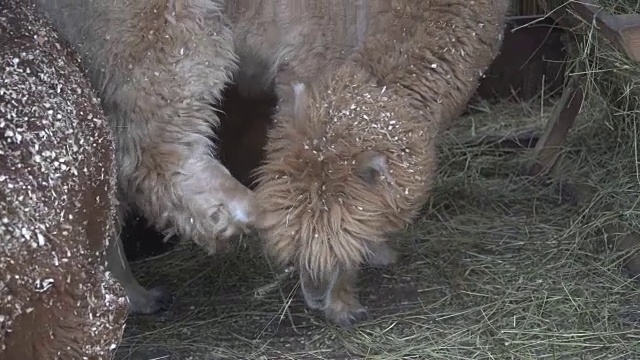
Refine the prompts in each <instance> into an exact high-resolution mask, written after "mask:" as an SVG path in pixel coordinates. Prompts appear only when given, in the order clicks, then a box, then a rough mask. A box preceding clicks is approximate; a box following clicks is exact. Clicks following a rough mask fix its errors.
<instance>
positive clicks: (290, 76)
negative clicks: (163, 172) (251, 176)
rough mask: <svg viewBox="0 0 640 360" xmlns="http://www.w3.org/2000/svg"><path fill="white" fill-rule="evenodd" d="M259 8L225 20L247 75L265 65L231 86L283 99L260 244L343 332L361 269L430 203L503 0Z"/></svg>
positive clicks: (357, 309) (264, 169) (489, 56)
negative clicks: (443, 135) (291, 267)
mask: <svg viewBox="0 0 640 360" xmlns="http://www.w3.org/2000/svg"><path fill="white" fill-rule="evenodd" d="M239 2H241V1H239ZM256 4H257V5H255V7H254V8H250V7H247V6H248V5H246V4H244V3H243V4H242V6H239V7H238V8H236V9H235V11H237V12H239V13H240V15H233V14H232V15H231V19H232V21H233V22H234V26H236V28H235V30H234V31H236V38H237V42H236V44H237V50H238V53H239V54H240V57H241V62H240V64H241V65H240V66H241V68H240V71H241V75H242V71H246V72H247V74H252V75H254V74H259V72H258V69H259V67H258V66H257V64H259V63H260V62H262V63H266V64H267V65H268V69H271V70H270V71H271V72H267V73H266V74H260V76H257V77H256V76H254V79H258V80H260V79H263V82H262V83H257V84H253V85H252V84H250V83H249V82H245V83H243V80H245V79H248V78H249V76H245V77H243V76H239V77H238V79H239V86H240V87H243V86H244V87H245V88H246V89H247V90H246V93H251V92H252V91H253V92H255V91H260V90H261V89H267V88H269V86H273V83H275V86H276V89H277V91H278V94H279V96H280V97H281V102H280V109H279V111H278V113H277V114H276V116H275V126H274V128H273V129H272V130H271V131H270V132H269V140H268V144H267V146H266V154H267V155H266V162H265V164H264V165H262V166H261V167H260V168H259V170H258V171H257V174H258V185H257V187H256V189H255V191H256V195H257V197H258V200H259V202H260V204H261V205H262V206H263V207H264V209H265V215H264V218H263V219H262V220H261V223H260V227H261V230H262V231H261V236H262V238H263V239H264V246H265V249H266V251H267V253H268V254H270V255H271V256H273V257H275V258H276V259H277V260H278V261H279V262H280V263H281V264H287V263H293V264H295V265H297V268H298V270H299V271H300V277H301V282H302V290H303V293H304V295H305V299H306V302H307V304H308V306H310V307H312V308H317V309H322V310H324V311H325V314H326V316H327V317H328V318H329V319H330V320H331V321H333V322H336V323H338V324H340V325H342V326H351V325H353V324H355V323H356V322H357V321H359V320H360V319H362V318H364V317H365V316H366V311H365V309H364V308H363V307H362V305H360V303H359V302H358V300H357V296H356V293H355V290H354V281H355V278H356V276H355V273H356V271H357V270H358V269H359V267H360V266H361V264H363V263H364V262H366V261H369V262H371V263H375V264H378V265H385V264H389V263H391V262H393V261H394V259H395V255H394V253H393V251H392V250H391V249H390V248H388V247H387V246H386V245H385V244H384V242H385V240H386V239H387V237H388V235H389V234H390V233H392V232H394V231H398V230H401V229H403V228H404V227H405V226H407V224H409V223H410V222H411V221H412V220H413V219H414V217H415V216H416V214H417V213H418V211H419V210H420V208H421V207H422V205H423V204H424V202H425V201H426V200H427V198H428V196H429V192H430V188H431V183H432V180H433V177H434V176H435V174H436V163H435V161H436V141H437V139H438V132H439V130H440V129H441V127H442V126H443V124H446V123H448V122H451V121H453V120H454V119H455V118H456V117H457V116H458V115H459V114H460V113H461V111H462V110H463V108H464V106H465V105H466V102H467V101H468V99H469V98H470V96H471V95H472V94H473V91H474V90H475V88H476V87H477V85H478V80H479V78H480V76H481V75H482V73H483V71H485V70H486V69H487V68H488V66H489V65H490V63H491V62H492V60H493V59H494V58H495V57H496V56H497V54H498V50H499V48H500V45H501V42H502V34H503V27H504V21H505V13H506V11H507V8H508V1H506V0H475V1H466V0H426V1H425V0H396V1H390V2H389V1H382V0H381V1H368V2H365V3H364V5H363V4H360V5H357V3H351V2H349V3H346V2H343V3H336V2H333V1H323V2H313V5H312V4H311V2H310V3H309V4H306V3H305V4H306V6H307V7H305V6H304V5H300V4H298V3H296V4H293V2H291V1H284V0H283V1H262V2H257V3H256ZM314 6H315V7H314ZM238 9H243V10H242V11H239V10H238ZM351 45H352V46H351ZM243 66H244V67H243ZM292 83H293V86H292V85H291V84H292Z"/></svg>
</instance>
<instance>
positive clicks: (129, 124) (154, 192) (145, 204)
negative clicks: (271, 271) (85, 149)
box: [35, 0, 259, 313]
mask: <svg viewBox="0 0 640 360" xmlns="http://www.w3.org/2000/svg"><path fill="white" fill-rule="evenodd" d="M35 3H36V5H37V6H38V8H39V10H40V11H41V12H42V13H43V14H44V15H45V16H46V17H47V18H48V19H49V20H50V21H51V22H52V23H53V25H54V26H55V28H56V29H57V30H58V31H59V32H60V33H61V35H62V36H63V37H64V38H65V39H66V40H67V41H69V42H70V44H71V46H72V47H73V48H74V50H76V52H77V53H78V54H79V56H80V59H81V62H82V65H83V67H84V68H85V69H86V70H87V73H88V76H89V79H90V81H91V84H92V86H93V88H94V89H95V90H96V91H97V94H98V97H99V98H100V100H101V103H102V107H103V109H104V111H105V114H106V115H107V117H108V120H109V123H110V125H111V128H112V130H113V132H114V136H115V139H116V160H117V170H118V190H119V192H118V199H119V201H120V209H119V212H120V213H121V214H123V215H122V216H125V215H126V214H127V211H128V210H132V209H133V210H135V211H136V213H139V214H141V215H143V217H144V218H145V219H147V220H148V221H149V223H150V224H151V225H152V226H153V227H155V229H157V230H159V231H161V232H164V233H165V234H166V235H167V237H169V236H171V235H174V234H177V235H179V236H180V237H181V238H182V239H190V240H193V241H194V242H195V243H197V244H199V245H201V246H202V247H203V248H204V249H205V250H206V251H207V252H208V253H210V254H213V253H215V252H219V251H223V250H224V249H226V248H227V247H228V243H229V241H230V240H232V239H233V238H234V237H237V236H239V235H240V234H242V233H243V232H247V231H250V227H251V225H252V223H253V221H254V220H255V218H256V214H257V213H258V209H259V207H258V205H257V203H256V201H255V197H254V195H253V194H252V192H251V191H250V190H249V189H248V188H247V187H245V186H244V185H242V184H241V183H240V182H239V181H237V180H236V179H235V178H234V177H233V176H232V175H231V174H230V173H229V171H228V170H227V169H226V168H225V167H224V166H223V165H222V164H221V163H220V162H219V161H218V160H216V158H215V157H216V153H217V151H216V150H215V149H214V147H213V143H212V142H211V138H213V137H214V136H215V134H216V130H217V127H218V125H219V119H218V117H217V115H216V111H217V108H219V106H220V102H221V97H222V92H223V90H224V89H225V87H226V86H227V84H228V83H229V82H230V81H231V76H232V73H233V72H234V71H235V70H236V69H237V57H236V55H235V53H234V48H233V39H232V34H231V31H230V30H229V24H228V21H227V20H226V19H225V17H224V15H223V14H222V8H221V7H222V5H221V4H222V0H149V1H107V0H35ZM119 248H120V249H121V248H122V245H121V244H119ZM116 250H118V249H115V250H114V253H115V255H114V258H115V259H117V258H120V260H119V261H121V262H123V265H122V266H121V267H120V269H119V270H122V272H121V273H119V272H116V271H114V273H116V275H117V276H119V277H120V278H122V279H124V280H122V281H121V282H123V286H124V287H125V290H126V291H127V295H128V297H129V299H130V300H131V305H132V310H133V311H134V312H137V313H153V312H156V311H158V310H160V309H163V308H165V307H166V305H167V301H166V300H168V299H169V298H170V297H169V295H168V294H167V293H166V292H165V291H162V290H161V289H145V288H144V287H142V286H140V285H139V284H138V283H137V281H136V279H135V278H134V277H133V275H132V274H131V272H130V269H129V266H128V264H127V263H126V259H125V258H124V257H123V256H119V255H118V252H117V251H116Z"/></svg>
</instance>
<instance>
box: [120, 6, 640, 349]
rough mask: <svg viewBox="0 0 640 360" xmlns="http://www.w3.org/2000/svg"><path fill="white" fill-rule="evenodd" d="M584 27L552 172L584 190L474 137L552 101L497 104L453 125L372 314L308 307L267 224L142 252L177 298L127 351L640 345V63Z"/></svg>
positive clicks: (528, 126) (539, 111) (373, 290)
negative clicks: (330, 321)
mask: <svg viewBox="0 0 640 360" xmlns="http://www.w3.org/2000/svg"><path fill="white" fill-rule="evenodd" d="M629 2H631V1H629ZM583 30H584V34H585V36H584V37H581V38H580V39H581V40H580V43H579V46H578V48H579V50H580V54H579V55H578V56H576V59H575V62H574V65H575V67H574V68H573V70H572V71H574V72H581V73H585V74H586V80H587V84H588V90H587V94H588V101H587V103H586V104H585V108H584V109H583V112H582V113H581V115H580V117H579V119H578V121H577V124H576V126H575V127H574V129H573V130H572V133H571V136H570V139H569V143H568V144H567V149H566V154H565V158H564V161H563V162H562V166H561V173H559V174H557V175H558V176H559V177H560V178H561V179H565V180H568V181H569V182H571V183H572V184H574V185H575V188H576V189H577V190H578V194H579V198H578V200H579V201H578V202H577V203H576V202H573V201H571V200H572V198H571V197H570V196H569V197H568V196H566V195H567V192H566V191H560V190H559V187H558V186H556V185H557V183H546V184H541V183H540V182H539V181H532V180H531V179H527V178H526V177H523V176H521V175H520V174H521V169H522V167H523V166H524V165H526V163H527V161H529V156H528V153H527V152H523V151H513V152H508V151H505V150H504V149H497V148H495V147H491V146H489V145H483V146H469V145H468V144H467V140H468V139H469V138H475V139H477V138H481V137H486V136H495V135H500V136H505V137H509V136H512V135H514V134H520V133H523V132H527V131H531V130H534V131H540V130H541V129H542V128H543V127H544V124H545V121H546V120H547V116H548V113H549V112H550V110H551V105H552V104H550V103H549V101H545V100H544V99H543V100H540V101H534V102H531V103H522V104H510V103H503V104H498V105H492V106H490V107H489V106H487V107H486V108H484V109H479V110H478V111H477V112H475V113H474V114H472V115H469V116H466V117H465V118H463V119H461V120H460V121H459V122H458V123H457V124H456V126H454V127H453V128H452V129H450V130H449V131H448V132H447V134H446V135H445V139H444V141H443V143H442V146H441V160H440V163H441V169H440V176H439V179H438V183H437V186H436V188H435V189H434V197H433V199H432V201H431V202H430V203H429V204H428V205H427V206H426V209H425V215H424V217H423V218H422V219H420V220H418V221H417V222H416V223H415V224H414V226H412V227H411V228H410V229H408V230H407V231H406V232H404V233H402V234H399V235H398V236H397V240H398V242H397V244H398V246H399V248H400V249H401V251H402V252H403V253H404V254H405V257H404V259H403V260H402V263H401V264H400V265H399V266H397V267H394V268H391V269H387V270H367V271H366V272H365V274H364V275H363V280H362V284H361V285H362V287H363V291H362V293H361V295H362V301H363V304H365V306H369V307H370V309H371V313H372V315H373V319H372V320H371V321H369V322H366V323H364V324H363V325H362V326H360V327H358V328H356V329H354V330H352V331H343V330H340V329H338V328H335V327H332V326H327V324H326V323H325V322H324V320H323V319H322V316H321V315H319V314H316V313H309V312H307V311H306V310H305V308H304V305H303V303H302V298H301V296H300V295H299V294H297V293H296V292H295V291H296V282H295V278H293V277H288V276H287V275H278V273H273V272H272V270H271V268H270V267H269V264H268V263H267V262H266V261H265V260H264V259H263V258H262V257H261V256H260V253H259V250H258V249H257V243H256V241H257V240H256V239H253V238H250V239H245V240H246V241H245V242H244V243H243V244H240V245H238V247H237V248H236V249H234V251H233V252H232V253H230V254H225V255H219V256H217V257H214V258H211V257H207V256H205V255H203V254H202V252H201V251H200V250H199V249H198V248H197V247H195V246H190V245H180V247H179V248H178V249H176V250H173V251H172V252H170V253H168V254H165V255H162V256H160V257H158V258H155V259H150V260H146V261H144V262H141V263H139V264H137V266H136V270H137V272H138V274H139V275H140V276H141V277H142V280H143V282H145V283H147V284H157V283H162V284H165V285H166V286H167V287H168V288H169V289H170V290H171V291H173V293H174V294H175V295H176V296H177V298H178V302H177V303H176V304H175V306H174V307H173V308H172V309H171V310H170V311H169V312H167V313H164V314H161V315H160V316H159V317H153V316H151V317H142V316H135V317H131V319H130V321H129V329H128V330H127V334H126V338H125V339H124V341H123V344H122V345H121V349H120V356H119V359H156V358H157V359H194V360H196V359H218V358H220V359H349V358H366V359H385V360H386V359H581V358H582V359H584V358H589V359H639V358H640V341H639V340H640V327H639V326H640V285H638V283H637V282H636V281H635V280H633V279H631V278H630V277H629V276H627V274H625V272H624V271H621V263H622V261H623V260H624V256H621V254H620V253H619V252H616V251H614V250H613V247H612V246H611V245H612V243H613V242H614V240H615V239H617V238H618V237H619V236H617V235H616V234H613V233H612V230H625V231H626V230H629V229H633V230H635V231H638V232H640V204H639V203H640V200H639V199H640V171H639V169H638V167H639V166H640V165H639V163H638V145H639V144H638V141H639V140H638V134H639V133H640V129H638V127H639V125H640V120H639V119H638V116H640V102H639V101H638V94H639V93H640V92H639V91H640V89H639V88H638V86H637V82H638V81H640V66H639V65H638V64H631V63H629V62H628V61H626V60H625V59H624V58H623V57H621V56H620V55H619V54H618V53H617V52H615V51H613V50H612V49H611V47H610V46H609V45H608V44H607V43H606V41H605V40H602V39H600V38H598V37H597V36H595V34H593V33H590V32H589V28H588V26H587V25H585V28H584V29H583ZM629 253H630V252H629V251H627V252H626V253H624V254H622V255H625V254H626V255H629ZM278 276H279V278H276V277H278ZM270 285H271V286H270Z"/></svg>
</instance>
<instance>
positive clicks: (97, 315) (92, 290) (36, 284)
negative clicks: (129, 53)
mask: <svg viewBox="0 0 640 360" xmlns="http://www.w3.org/2000/svg"><path fill="white" fill-rule="evenodd" d="M34 14H35V11H34V10H33V9H32V8H28V7H27V5H24V4H22V3H21V2H19V1H18V0H4V1H2V3H0V40H1V41H0V42H2V43H3V44H4V45H3V47H2V49H0V61H1V63H2V67H3V71H2V77H1V78H0V79H1V81H0V210H1V213H0V239H1V245H2V247H1V250H0V274H1V275H0V359H6V358H12V359H14V358H24V359H27V358H33V359H36V358H38V359H45V358H46V359H53V358H56V359H57V358H62V359H71V358H86V359H101V358H109V356H110V354H111V353H112V351H113V350H114V349H115V348H116V346H117V344H118V342H119V341H120V338H121V336H122V332H123V330H124V320H125V315H126V304H127V303H126V298H125V297H124V294H123V292H122V289H121V288H120V286H119V285H118V284H117V283H116V282H115V280H114V279H113V278H112V277H111V275H110V273H108V272H107V270H106V269H105V247H106V245H107V244H108V241H110V239H113V240H115V237H113V235H114V226H113V225H114V223H113V221H114V219H115V205H116V203H115V202H116V200H115V189H116V184H115V162H114V157H113V156H114V155H113V154H114V142H113V138H112V135H111V132H110V130H109V128H108V123H107V121H106V119H105V117H104V116H103V114H102V111H101V109H100V106H99V103H98V101H97V99H96V98H95V96H94V94H93V93H92V92H91V90H90V85H89V83H88V81H87V80H86V79H85V78H84V76H83V74H82V73H81V71H79V68H78V65H79V63H78V61H77V60H76V58H75V56H74V55H73V54H72V53H71V51H70V50H69V47H68V46H67V44H66V43H64V42H63V41H62V40H61V39H60V38H59V37H58V36H57V35H56V34H55V33H54V31H53V29H52V28H51V27H50V26H49V25H48V24H47V23H45V22H44V21H43V20H42V19H40V18H39V17H37V16H35V15H34ZM5 356H6V357H5Z"/></svg>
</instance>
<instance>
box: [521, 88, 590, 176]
mask: <svg viewBox="0 0 640 360" xmlns="http://www.w3.org/2000/svg"><path fill="white" fill-rule="evenodd" d="M579 79H580V78H579V77H577V76H574V77H572V78H571V79H570V80H569V82H568V84H567V85H566V87H565V88H564V91H563V93H562V97H561V98H560V100H559V101H558V102H557V103H556V105H555V106H554V108H553V111H552V112H551V116H550V117H549V120H548V121H547V127H546V129H545V131H544V134H542V137H541V138H540V140H539V141H538V143H537V144H536V147H535V149H534V150H533V151H534V159H533V162H532V164H531V165H530V167H529V175H531V176H539V175H543V174H548V173H549V171H551V169H552V168H553V166H554V165H555V164H556V162H557V161H558V158H559V156H560V154H561V152H562V148H563V145H564V143H565V141H566V139H567V135H568V134H569V129H571V127H572V126H573V124H574V123H575V120H576V117H577V116H578V113H579V112H580V108H581V107H582V103H583V101H584V93H583V91H582V86H581V84H580V80H579Z"/></svg>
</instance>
